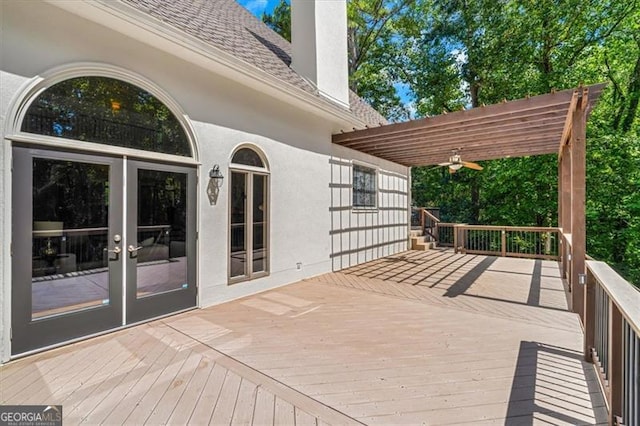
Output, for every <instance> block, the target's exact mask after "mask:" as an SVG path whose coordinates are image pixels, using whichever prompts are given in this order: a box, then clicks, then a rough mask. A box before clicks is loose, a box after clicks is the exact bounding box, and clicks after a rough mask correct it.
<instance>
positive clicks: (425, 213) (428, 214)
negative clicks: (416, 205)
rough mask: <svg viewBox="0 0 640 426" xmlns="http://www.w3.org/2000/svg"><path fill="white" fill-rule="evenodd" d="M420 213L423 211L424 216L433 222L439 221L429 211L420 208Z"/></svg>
mask: <svg viewBox="0 0 640 426" xmlns="http://www.w3.org/2000/svg"><path fill="white" fill-rule="evenodd" d="M422 213H424V215H425V216H427V217H428V218H429V219H431V220H433V221H434V222H436V223H440V219H438V218H437V217H435V216H434V215H432V214H431V213H429V211H428V210H426V209H422Z"/></svg>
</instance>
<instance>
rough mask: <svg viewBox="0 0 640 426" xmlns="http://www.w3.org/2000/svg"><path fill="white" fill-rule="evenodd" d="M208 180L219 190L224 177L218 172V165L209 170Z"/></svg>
mask: <svg viewBox="0 0 640 426" xmlns="http://www.w3.org/2000/svg"><path fill="white" fill-rule="evenodd" d="M209 178H211V180H212V181H213V183H214V184H215V186H216V187H218V188H220V186H221V185H222V180H223V179H224V176H223V175H222V173H221V172H220V166H219V165H217V164H216V165H214V166H213V168H212V169H211V170H209Z"/></svg>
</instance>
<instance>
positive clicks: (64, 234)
mask: <svg viewBox="0 0 640 426" xmlns="http://www.w3.org/2000/svg"><path fill="white" fill-rule="evenodd" d="M32 164H33V237H32V253H31V259H32V268H31V273H32V278H31V314H32V315H31V316H32V318H33V319H35V318H43V317H47V316H50V315H58V314H62V313H65V312H72V311H76V310H79V309H85V308H90V307H93V306H97V305H104V304H108V303H109V301H110V297H109V268H108V256H107V246H108V240H109V236H108V233H109V210H108V208H109V203H108V197H109V166H108V165H106V164H90V163H82V162H76V161H62V160H54V159H48V158H34V159H33V163H32Z"/></svg>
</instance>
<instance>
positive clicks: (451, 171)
mask: <svg viewBox="0 0 640 426" xmlns="http://www.w3.org/2000/svg"><path fill="white" fill-rule="evenodd" d="M455 172H456V169H452V168H451V167H449V174H450V175H452V174H454V173H455Z"/></svg>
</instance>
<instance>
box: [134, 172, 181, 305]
mask: <svg viewBox="0 0 640 426" xmlns="http://www.w3.org/2000/svg"><path fill="white" fill-rule="evenodd" d="M136 247H137V251H135V252H134V253H135V254H134V255H133V256H134V257H135V258H136V259H137V276H136V284H137V296H138V297H146V296H151V295H154V294H158V293H164V292H167V291H172V290H178V289H182V288H186V287H187V282H188V281H187V253H186V247H187V175H186V174H184V173H174V172H163V171H156V170H144V169H138V232H137V246H136ZM127 254H128V253H127Z"/></svg>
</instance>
